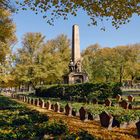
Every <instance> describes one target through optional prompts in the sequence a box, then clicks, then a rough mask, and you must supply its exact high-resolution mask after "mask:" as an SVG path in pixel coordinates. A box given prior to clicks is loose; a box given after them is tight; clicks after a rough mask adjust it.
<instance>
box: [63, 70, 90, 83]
mask: <svg viewBox="0 0 140 140" xmlns="http://www.w3.org/2000/svg"><path fill="white" fill-rule="evenodd" d="M85 82H88V76H87V74H86V73H84V72H70V73H69V74H67V75H65V76H64V83H65V84H78V83H85Z"/></svg>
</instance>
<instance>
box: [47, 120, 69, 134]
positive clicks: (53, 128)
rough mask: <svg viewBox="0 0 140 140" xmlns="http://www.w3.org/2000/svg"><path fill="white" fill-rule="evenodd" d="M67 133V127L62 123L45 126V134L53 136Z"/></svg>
mask: <svg viewBox="0 0 140 140" xmlns="http://www.w3.org/2000/svg"><path fill="white" fill-rule="evenodd" d="M67 133H68V127H67V125H66V124H65V123H64V122H63V121H61V120H60V121H59V122H53V123H51V124H48V126H46V134H49V135H50V134H52V135H54V136H58V135H62V134H67Z"/></svg>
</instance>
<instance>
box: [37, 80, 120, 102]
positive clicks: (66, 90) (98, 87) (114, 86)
mask: <svg viewBox="0 0 140 140" xmlns="http://www.w3.org/2000/svg"><path fill="white" fill-rule="evenodd" d="M117 94H122V91H121V89H120V87H119V85H118V83H96V84H95V83H84V84H72V85H66V84H62V85H54V86H53V85H52V86H40V87H37V88H36V90H35V95H36V96H38V97H51V98H60V99H64V100H70V99H71V98H72V99H74V98H82V99H83V98H90V99H91V98H93V97H94V96H96V97H98V98H99V99H106V98H108V97H111V96H115V95H117Z"/></svg>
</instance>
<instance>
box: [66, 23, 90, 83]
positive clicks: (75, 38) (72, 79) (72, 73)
mask: <svg viewBox="0 0 140 140" xmlns="http://www.w3.org/2000/svg"><path fill="white" fill-rule="evenodd" d="M71 55H72V59H71V60H70V63H69V73H68V74H66V75H64V83H65V84H76V83H85V82H87V81H88V76H87V73H85V72H83V71H82V70H81V65H82V63H81V54H80V37H79V26H78V25H73V27H72V54H71Z"/></svg>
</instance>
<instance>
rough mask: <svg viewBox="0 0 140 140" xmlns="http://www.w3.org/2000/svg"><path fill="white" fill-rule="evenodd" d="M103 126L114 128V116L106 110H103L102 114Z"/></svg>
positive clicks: (101, 121)
mask: <svg viewBox="0 0 140 140" xmlns="http://www.w3.org/2000/svg"><path fill="white" fill-rule="evenodd" d="M99 116H100V123H101V126H103V127H107V128H108V129H111V128H112V122H113V116H112V115H110V114H109V113H107V112H106V111H104V112H102V113H101V114H100V115H99Z"/></svg>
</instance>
